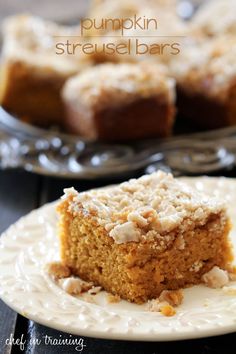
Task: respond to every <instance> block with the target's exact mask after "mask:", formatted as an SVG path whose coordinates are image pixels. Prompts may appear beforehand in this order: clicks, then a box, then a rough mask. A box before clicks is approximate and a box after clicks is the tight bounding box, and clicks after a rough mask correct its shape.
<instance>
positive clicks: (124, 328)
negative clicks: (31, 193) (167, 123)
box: [0, 177, 236, 341]
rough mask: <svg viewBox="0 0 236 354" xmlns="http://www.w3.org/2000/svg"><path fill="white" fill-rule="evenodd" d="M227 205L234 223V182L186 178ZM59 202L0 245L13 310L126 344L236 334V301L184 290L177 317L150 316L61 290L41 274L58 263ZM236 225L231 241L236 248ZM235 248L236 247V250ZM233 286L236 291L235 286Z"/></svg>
mask: <svg viewBox="0 0 236 354" xmlns="http://www.w3.org/2000/svg"><path fill="white" fill-rule="evenodd" d="M186 180H188V181H189V183H191V184H194V185H196V187H197V188H198V189H200V190H204V191H206V192H207V193H210V194H214V195H218V196H220V197H222V198H224V200H225V201H226V202H227V204H228V207H229V213H230V215H231V217H232V220H233V221H234V220H236V181H235V180H230V179H224V178H211V179H210V178H206V177H203V178H193V179H186ZM56 224H57V219H56V213H55V203H53V204H49V205H46V206H44V207H42V208H40V209H38V210H36V211H33V212H32V213H30V214H29V215H27V216H26V217H24V218H22V219H20V220H19V221H18V222H17V223H16V224H15V225H13V226H11V227H10V228H9V229H8V230H7V231H6V232H5V234H4V235H2V237H1V240H0V287H1V288H0V296H1V298H2V299H3V301H5V302H6V303H7V304H8V305H9V306H10V307H11V308H13V309H14V310H16V311H18V312H19V313H21V314H22V315H24V316H26V317H27V318H30V319H32V320H35V321H36V322H39V323H41V324H44V325H46V326H49V327H52V328H56V329H59V330H62V331H65V332H69V333H72V334H78V335H85V336H91V337H100V338H109V339H113V338H118V339H126V340H149V341H161V340H175V339H188V338H198V337H205V336H211V335H217V334H224V333H229V332H234V331H235V330H236V296H232V295H227V294H225V293H224V292H223V290H220V289H218V290H215V289H209V288H206V287H204V286H195V287H192V288H189V289H185V290H184V302H183V304H182V305H181V306H180V307H179V308H177V314H176V315H175V316H174V317H164V316H162V315H161V314H160V313H151V312H147V311H146V309H145V305H135V304H130V303H128V302H126V301H121V302H120V303H116V304H108V302H107V295H106V293H105V292H102V293H100V294H98V295H96V296H95V297H94V299H95V301H96V303H88V302H86V299H85V298H84V297H79V298H75V297H72V296H70V295H68V294H67V293H65V292H64V291H63V290H62V289H60V288H59V287H58V286H57V285H56V284H55V283H54V282H53V281H52V280H51V279H50V278H49V277H48V276H47V275H46V274H45V272H44V271H43V267H44V265H45V263H47V262H49V261H52V260H53V259H58V258H59V255H58V240H57V237H56V233H57V231H56ZM235 227H236V222H235V225H234V227H233V230H232V233H231V236H232V238H233V239H234V240H233V242H234V245H235V247H236V228H235ZM235 249H236V248H235ZM231 286H234V287H235V288H236V282H234V283H232V284H231Z"/></svg>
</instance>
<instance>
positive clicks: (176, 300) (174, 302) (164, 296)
mask: <svg viewBox="0 0 236 354" xmlns="http://www.w3.org/2000/svg"><path fill="white" fill-rule="evenodd" d="M183 298H184V295H183V292H182V290H163V291H162V293H161V295H160V296H159V301H161V302H163V301H166V302H168V304H169V305H171V306H179V305H181V304H182V302H183Z"/></svg>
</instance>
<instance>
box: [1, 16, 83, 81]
mask: <svg viewBox="0 0 236 354" xmlns="http://www.w3.org/2000/svg"><path fill="white" fill-rule="evenodd" d="M78 34H79V27H78V26H61V25H57V24H56V23H54V22H50V21H45V20H43V19H41V18H39V17H36V16H30V15H15V16H11V17H9V18H7V19H6V20H5V21H4V24H3V48H2V54H3V58H4V59H6V60H14V61H17V60H18V61H24V62H25V63H28V64H29V65H31V66H32V67H34V65H36V66H37V68H44V74H45V72H50V71H56V72H59V73H60V74H63V75H65V76H67V75H75V74H77V73H78V72H79V71H80V70H81V69H82V68H84V67H85V66H88V64H89V61H88V59H87V58H86V56H82V55H80V56H78V55H70V56H69V55H55V49H56V47H55V46H56V44H57V43H58V42H59V41H60V39H61V41H62V42H64V39H65V36H68V37H70V38H71V39H72V38H73V36H76V35H78ZM42 75H43V73H42Z"/></svg>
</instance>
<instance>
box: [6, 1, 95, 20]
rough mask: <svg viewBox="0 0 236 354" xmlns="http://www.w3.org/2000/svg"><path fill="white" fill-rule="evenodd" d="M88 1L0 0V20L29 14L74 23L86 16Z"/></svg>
mask: <svg viewBox="0 0 236 354" xmlns="http://www.w3.org/2000/svg"><path fill="white" fill-rule="evenodd" d="M89 2H90V1H89V0H40V1H39V0H7V1H6V0H0V20H2V19H3V18H4V17H6V16H8V15H12V14H16V13H19V12H30V13H32V14H34V15H38V16H42V17H44V18H46V19H50V20H56V21H59V22H65V23H66V22H71V21H73V20H74V21H76V19H77V18H78V17H83V16H84V15H85V14H86V11H87V8H88V6H89Z"/></svg>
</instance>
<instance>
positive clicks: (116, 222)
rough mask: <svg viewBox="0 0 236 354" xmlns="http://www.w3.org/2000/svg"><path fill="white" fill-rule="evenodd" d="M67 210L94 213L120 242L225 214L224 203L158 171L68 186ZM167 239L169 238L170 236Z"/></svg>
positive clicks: (188, 227) (162, 233)
mask: <svg viewBox="0 0 236 354" xmlns="http://www.w3.org/2000/svg"><path fill="white" fill-rule="evenodd" d="M63 198H64V199H65V198H66V199H67V200H68V202H69V207H68V211H69V212H70V213H71V214H73V215H74V216H77V215H78V214H79V213H82V214H83V216H84V217H86V216H89V217H90V218H91V217H92V218H93V219H94V221H95V222H96V223H97V224H98V225H101V226H103V227H104V228H105V229H106V231H107V232H108V233H109V236H110V237H112V238H113V239H114V241H115V242H116V243H118V244H120V243H125V242H130V241H135V242H139V241H140V240H142V239H143V238H144V239H145V238H146V239H149V238H155V237H160V236H164V238H166V240H167V239H168V237H169V235H168V233H170V232H171V231H174V230H175V229H178V232H179V233H183V232H185V231H186V230H191V229H193V228H195V227H197V226H201V225H204V224H205V223H206V222H207V220H208V219H209V217H210V216H214V215H217V214H221V213H222V214H223V215H225V206H224V205H223V204H222V202H220V201H218V200H217V199H215V198H210V197H207V196H205V195H203V194H202V193H200V192H198V191H195V190H193V189H191V188H190V187H189V186H187V185H186V184H184V183H182V182H180V181H179V180H176V179H174V177H173V176H172V175H171V174H166V173H164V172H162V171H158V172H156V173H153V174H151V175H145V176H143V177H141V178H139V179H131V180H130V181H128V182H125V183H122V184H120V185H118V186H113V187H107V188H102V189H97V190H91V191H89V192H83V193H78V192H77V191H75V190H74V189H73V188H72V189H66V190H65V196H64V197H63ZM167 241H168V240H167Z"/></svg>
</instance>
